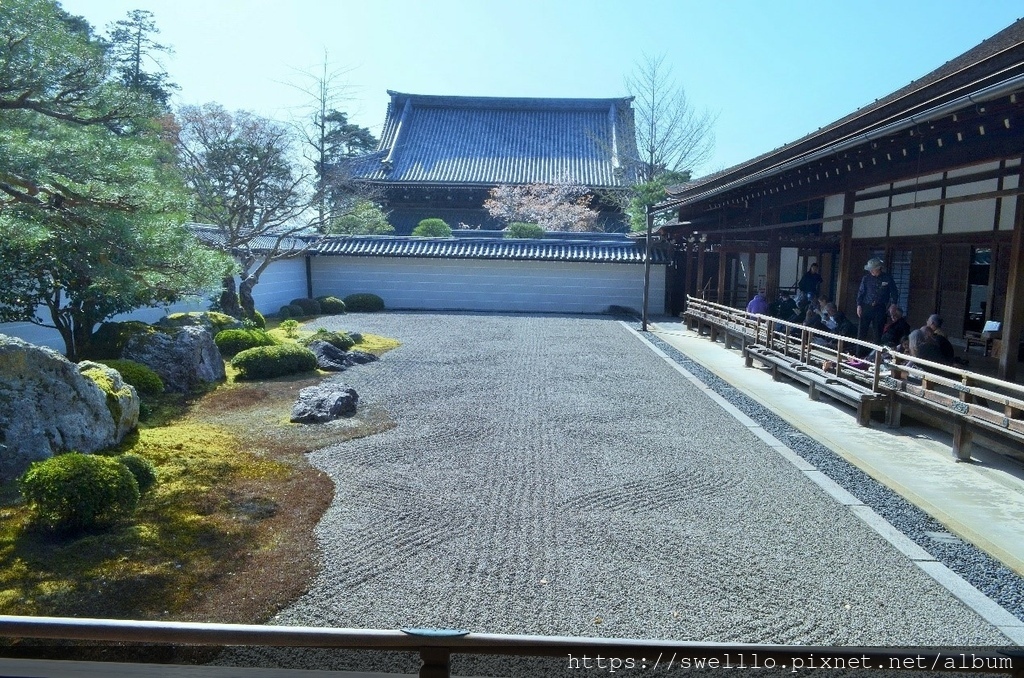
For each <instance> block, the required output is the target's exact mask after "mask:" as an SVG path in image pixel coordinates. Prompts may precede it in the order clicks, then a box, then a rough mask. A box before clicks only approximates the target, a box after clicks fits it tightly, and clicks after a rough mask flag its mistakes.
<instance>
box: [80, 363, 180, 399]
mask: <svg viewBox="0 0 1024 678" xmlns="http://www.w3.org/2000/svg"><path fill="white" fill-rule="evenodd" d="M96 362H98V363H100V364H102V365H106V366H107V367H111V368H113V369H115V370H117V371H118V372H119V373H120V374H121V378H122V379H124V381H125V383H126V384H131V385H132V386H134V387H135V390H136V391H138V392H139V395H156V394H158V393H163V392H164V381H163V379H161V378H160V375H159V374H157V373H156V372H154V371H153V370H151V369H150V368H148V367H146V366H145V365H143V364H142V363H137V362H135V361H134V360H123V359H121V360H97V361H96Z"/></svg>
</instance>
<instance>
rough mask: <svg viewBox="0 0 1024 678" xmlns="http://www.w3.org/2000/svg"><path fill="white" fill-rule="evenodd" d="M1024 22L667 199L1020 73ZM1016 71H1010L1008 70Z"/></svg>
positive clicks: (699, 191)
mask: <svg viewBox="0 0 1024 678" xmlns="http://www.w3.org/2000/svg"><path fill="white" fill-rule="evenodd" d="M1022 55H1024V19H1018V20H1017V21H1015V22H1014V23H1013V24H1011V25H1010V26H1008V27H1007V28H1005V29H1003V30H1002V31H1000V32H999V33H996V34H995V35H994V36H992V37H990V38H988V39H987V40H985V41H983V42H982V43H981V44H979V45H977V46H975V47H973V48H971V49H970V50H968V51H967V52H964V53H963V54H961V55H960V56H958V57H956V58H954V59H951V60H950V61H947V62H946V63H945V64H943V65H942V66H940V67H939V68H937V69H935V70H934V71H932V72H930V73H928V74H927V75H925V76H924V77H922V78H919V79H917V80H915V81H913V82H911V83H910V84H908V85H907V86H905V87H903V88H901V89H899V90H896V91H895V92H893V93H892V94H889V95H887V96H885V97H882V98H881V99H878V100H877V101H875V102H873V103H871V104H869V105H867V106H864V107H862V108H859V109H857V110H856V111H854V112H853V113H850V114H849V115H847V116H845V117H843V118H841V119H839V120H837V121H835V122H833V123H832V124H830V125H826V126H825V127H822V128H821V129H819V130H817V131H815V132H812V133H810V134H808V135H806V136H804V137H802V138H800V139H798V140H796V141H794V142H792V143H790V144H786V145H785V146H783V147H781V148H776V149H774V150H772V151H769V152H767V153H764V154H762V155H760V156H757V157H755V158H752V159H751V160H747V161H745V162H742V163H740V164H738V165H734V166H733V167H730V168H728V169H725V170H722V171H720V172H716V173H715V174H711V175H708V176H705V177H701V178H699V179H697V180H695V181H692V182H689V183H687V184H683V185H681V186H673V187H670V189H669V194H670V196H669V201H667V202H676V201H679V200H682V201H683V202H689V200H690V199H691V198H697V197H698V196H703V195H705V194H706V193H715V192H717V191H718V189H719V188H720V187H722V186H725V185H728V184H730V183H731V182H734V181H736V180H737V179H741V178H743V177H748V176H751V175H753V174H754V173H756V172H759V171H761V170H764V169H765V168H769V167H772V166H774V165H777V164H779V163H782V162H785V161H787V160H790V159H794V158H797V157H800V156H801V155H802V154H806V153H810V152H813V151H816V150H818V149H823V148H826V147H828V146H829V145H832V144H836V143H839V142H841V141H843V140H845V139H849V138H851V137H852V136H854V135H857V134H859V133H863V132H865V131H868V130H871V129H874V128H876V127H880V126H882V125H885V124H890V123H892V122H894V121H896V120H899V119H902V118H907V117H909V116H910V115H911V114H914V113H917V112H919V110H921V107H922V106H926V105H927V106H931V105H936V104H938V103H941V102H943V101H948V100H950V99H952V98H954V97H957V96H961V95H963V94H967V93H970V92H972V91H974V90H976V89H978V88H980V87H983V86H987V85H989V84H992V81H993V79H998V78H1000V77H1010V76H1012V75H1013V74H1015V73H1019V70H1020V64H1021V60H1022V58H1024V56H1022ZM1010 67H1012V68H1013V69H1014V70H1013V71H1012V72H1011V71H1010V70H1009V68H1010Z"/></svg>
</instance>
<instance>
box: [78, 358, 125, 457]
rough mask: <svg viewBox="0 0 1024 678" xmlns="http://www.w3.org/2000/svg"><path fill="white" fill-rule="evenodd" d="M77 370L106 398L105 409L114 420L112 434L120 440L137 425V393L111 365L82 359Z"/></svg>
mask: <svg viewBox="0 0 1024 678" xmlns="http://www.w3.org/2000/svg"><path fill="white" fill-rule="evenodd" d="M78 371H79V372H81V373H82V374H83V375H84V376H86V377H88V378H89V379H92V380H93V382H95V384H96V385H97V386H99V387H100V390H101V391H103V394H104V396H106V399H107V410H109V411H110V417H111V419H113V420H114V436H115V437H116V438H117V441H118V442H120V441H121V440H123V439H124V437H125V436H126V435H128V433H129V432H130V431H134V430H135V428H136V427H137V426H138V425H139V394H138V393H137V392H136V391H135V387H134V386H131V385H130V384H128V383H126V382H125V380H124V378H122V377H121V373H120V372H118V371H117V370H115V369H114V368H113V367H108V366H107V365H103V364H100V363H94V362H91V361H89V360H84V361H82V362H80V363H78Z"/></svg>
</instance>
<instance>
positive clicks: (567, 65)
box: [61, 0, 1024, 174]
mask: <svg viewBox="0 0 1024 678" xmlns="http://www.w3.org/2000/svg"><path fill="white" fill-rule="evenodd" d="M61 4H62V5H63V6H64V8H65V9H66V10H67V11H69V12H71V13H73V14H79V15H81V16H84V17H85V18H86V19H87V20H88V21H89V22H90V23H91V24H92V25H93V26H94V27H96V28H97V29H104V28H106V27H107V25H108V24H110V23H111V22H113V21H116V20H118V19H121V18H124V16H125V14H126V13H127V12H128V11H129V10H132V9H147V10H150V11H152V12H153V13H154V15H155V18H156V21H157V25H158V26H159V27H160V29H161V34H160V36H158V38H159V39H160V40H161V41H163V42H164V43H166V44H168V45H171V46H173V47H174V49H175V53H174V55H172V56H169V57H166V58H165V64H164V65H165V68H166V69H167V70H168V72H169V73H170V76H171V79H172V80H173V81H174V82H177V83H178V84H179V85H180V86H181V91H180V93H179V95H178V97H177V98H176V103H187V104H201V103H206V102H208V101H216V102H218V103H220V104H222V105H223V106H225V107H226V108H228V109H232V110H236V109H246V110H251V111H255V112H257V113H259V114H261V115H265V116H269V117H275V118H280V119H287V118H289V116H290V115H291V113H290V109H293V108H294V107H295V106H296V105H297V104H299V103H300V100H301V95H300V94H299V93H298V92H296V90H295V89H293V88H290V87H289V86H287V85H286V84H285V83H287V82H301V81H302V79H301V77H299V76H298V75H297V71H306V72H316V71H318V70H319V69H320V67H321V64H322V63H323V55H324V51H325V50H326V51H327V54H328V56H329V59H330V61H331V63H332V65H333V67H334V68H335V69H338V70H344V71H346V75H345V76H344V77H343V81H344V82H346V83H347V85H348V94H349V100H348V101H347V102H346V103H345V104H344V105H343V106H342V108H343V110H346V111H348V112H349V114H350V118H351V120H352V121H353V122H355V123H357V124H359V125H362V126H364V127H368V128H370V129H371V130H373V131H374V133H379V131H380V128H381V125H382V123H383V122H384V114H385V110H386V107H387V103H388V96H387V90H389V89H391V90H397V91H400V92H410V93H415V94H454V95H475V96H523V97H600V98H604V97H617V96H623V95H625V94H626V90H625V84H624V79H625V76H627V75H628V74H629V73H630V72H631V71H632V70H633V69H634V67H635V64H636V63H637V62H638V61H639V60H640V59H642V57H643V55H644V54H645V53H646V54H648V55H654V56H657V55H662V54H664V55H665V56H666V64H667V65H670V66H671V67H672V70H673V75H674V77H675V79H676V80H677V81H678V82H679V83H680V84H681V85H683V86H684V87H685V89H686V93H687V95H688V97H689V99H690V101H691V103H692V104H693V105H694V106H695V107H696V108H698V109H705V108H706V109H709V110H710V111H712V112H714V113H716V114H717V115H718V121H717V124H716V127H715V136H716V140H717V141H716V150H715V154H714V157H713V158H712V160H711V161H710V162H709V163H708V164H707V165H705V166H704V167H703V168H700V171H698V174H706V173H709V172H713V171H716V170H719V169H723V168H725V167H729V166H731V165H734V164H736V163H739V162H742V161H744V160H747V159H749V158H752V157H754V156H757V155H759V154H761V153H764V152H765V151H768V150H771V149H773V148H776V147H778V146H781V145H782V144H785V143H789V142H791V141H794V140H795V139H798V138H800V137H801V136H803V135H805V134H807V133H809V132H812V131H814V130H816V129H817V128H819V127H822V126H824V125H827V124H829V123H831V122H833V121H835V120H837V119H839V118H841V117H843V116H844V115H846V114H847V113H850V112H852V111H853V110H854V109H856V108H859V107H861V106H864V105H866V104H868V103H871V102H872V101H874V100H875V99H877V98H879V97H882V96H885V95H886V94H888V93H890V92H892V91H894V90H896V89H898V88H900V87H902V86H904V85H906V84H908V83H909V82H910V81H912V80H914V79H917V78H919V77H921V76H922V75H924V74H926V73H928V72H929V71H931V70H933V69H935V68H937V67H938V66H940V65H941V64H943V63H944V62H946V61H948V60H949V59H951V58H953V57H955V56H957V55H959V54H961V53H962V52H964V51H966V50H967V49H969V48H971V47H973V46H974V45H976V44H978V43H979V42H981V41H982V40H984V39H986V38H988V37H990V36H991V35H994V34H995V33H997V32H998V31H1000V30H1002V29H1003V28H1005V27H1007V26H1009V25H1010V24H1011V23H1012V22H1013V21H1014V20H1016V19H1018V18H1020V17H1021V16H1024V2H1021V0H972V1H971V2H966V1H965V0H884V1H883V0H848V1H839V0H731V1H730V0H515V1H510V0H358V1H352V0H63V1H62V3H61Z"/></svg>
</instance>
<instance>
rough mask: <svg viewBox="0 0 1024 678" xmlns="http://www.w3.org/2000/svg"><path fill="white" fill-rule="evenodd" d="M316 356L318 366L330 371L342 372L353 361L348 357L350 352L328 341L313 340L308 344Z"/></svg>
mask: <svg viewBox="0 0 1024 678" xmlns="http://www.w3.org/2000/svg"><path fill="white" fill-rule="evenodd" d="M306 348H308V349H309V350H310V351H312V352H313V355H315V356H316V366H317V367H319V368H320V369H321V370H327V371H328V372H341V371H342V370H344V369H345V368H346V367H348V366H349V365H351V364H352V363H351V362H350V361H349V359H348V352H347V351H342V350H341V349H340V348H338V347H337V346H334V345H333V344H329V343H327V342H326V341H320V340H317V341H311V342H309V345H308V346H306Z"/></svg>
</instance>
